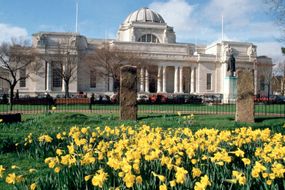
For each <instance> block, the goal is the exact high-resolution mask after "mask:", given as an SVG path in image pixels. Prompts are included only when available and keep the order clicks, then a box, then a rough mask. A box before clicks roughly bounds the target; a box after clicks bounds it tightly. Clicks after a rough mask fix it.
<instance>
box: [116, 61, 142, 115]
mask: <svg viewBox="0 0 285 190" xmlns="http://www.w3.org/2000/svg"><path fill="white" fill-rule="evenodd" d="M120 74H121V78H120V119H121V120H136V119H137V110H138V107H137V68H136V67H133V66H128V65H127V66H123V67H121V73H120Z"/></svg>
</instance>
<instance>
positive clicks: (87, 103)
mask: <svg viewBox="0 0 285 190" xmlns="http://www.w3.org/2000/svg"><path fill="white" fill-rule="evenodd" d="M119 111H120V106H119V104H118V103H112V102H110V101H108V100H106V101H104V100H101V101H91V100H90V99H89V98H70V99H63V98H61V99H50V98H49V99H47V98H41V99H19V100H15V101H14V104H13V109H12V111H10V106H9V104H8V103H7V102H3V101H2V102H1V103H0V114H4V113H22V114H35V113H48V112H90V113H98V114H119ZM178 112H179V113H181V114H210V115H234V114H235V112H236V104H235V103H227V104H223V103H220V102H210V103H193V102H190V103H189V102H188V103H185V102H165V103H151V102H143V103H138V113H139V114H177V113H178ZM255 115H256V116H275V117H285V104H273V103H271V102H263V103H256V104H255Z"/></svg>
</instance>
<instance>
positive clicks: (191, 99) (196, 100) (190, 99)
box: [184, 94, 203, 104]
mask: <svg viewBox="0 0 285 190" xmlns="http://www.w3.org/2000/svg"><path fill="white" fill-rule="evenodd" d="M184 102H185V103H190V104H201V103H202V102H203V99H202V97H201V96H199V95H194V94H190V95H185V96H184Z"/></svg>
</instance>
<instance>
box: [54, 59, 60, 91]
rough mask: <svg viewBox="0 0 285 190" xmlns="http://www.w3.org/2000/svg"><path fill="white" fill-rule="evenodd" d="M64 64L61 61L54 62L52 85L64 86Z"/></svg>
mask: <svg viewBox="0 0 285 190" xmlns="http://www.w3.org/2000/svg"><path fill="white" fill-rule="evenodd" d="M61 73H62V65H61V64H60V63H53V65H52V86H53V87H55V88H59V87H62V79H61Z"/></svg>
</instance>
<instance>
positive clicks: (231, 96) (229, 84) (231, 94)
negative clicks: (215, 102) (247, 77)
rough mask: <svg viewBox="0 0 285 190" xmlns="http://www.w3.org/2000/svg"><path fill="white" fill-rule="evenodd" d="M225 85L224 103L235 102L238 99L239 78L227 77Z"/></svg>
mask: <svg viewBox="0 0 285 190" xmlns="http://www.w3.org/2000/svg"><path fill="white" fill-rule="evenodd" d="M224 85H225V87H224V97H223V101H224V103H226V104H228V103H232V102H235V101H236V98H237V77H225V79H224Z"/></svg>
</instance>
